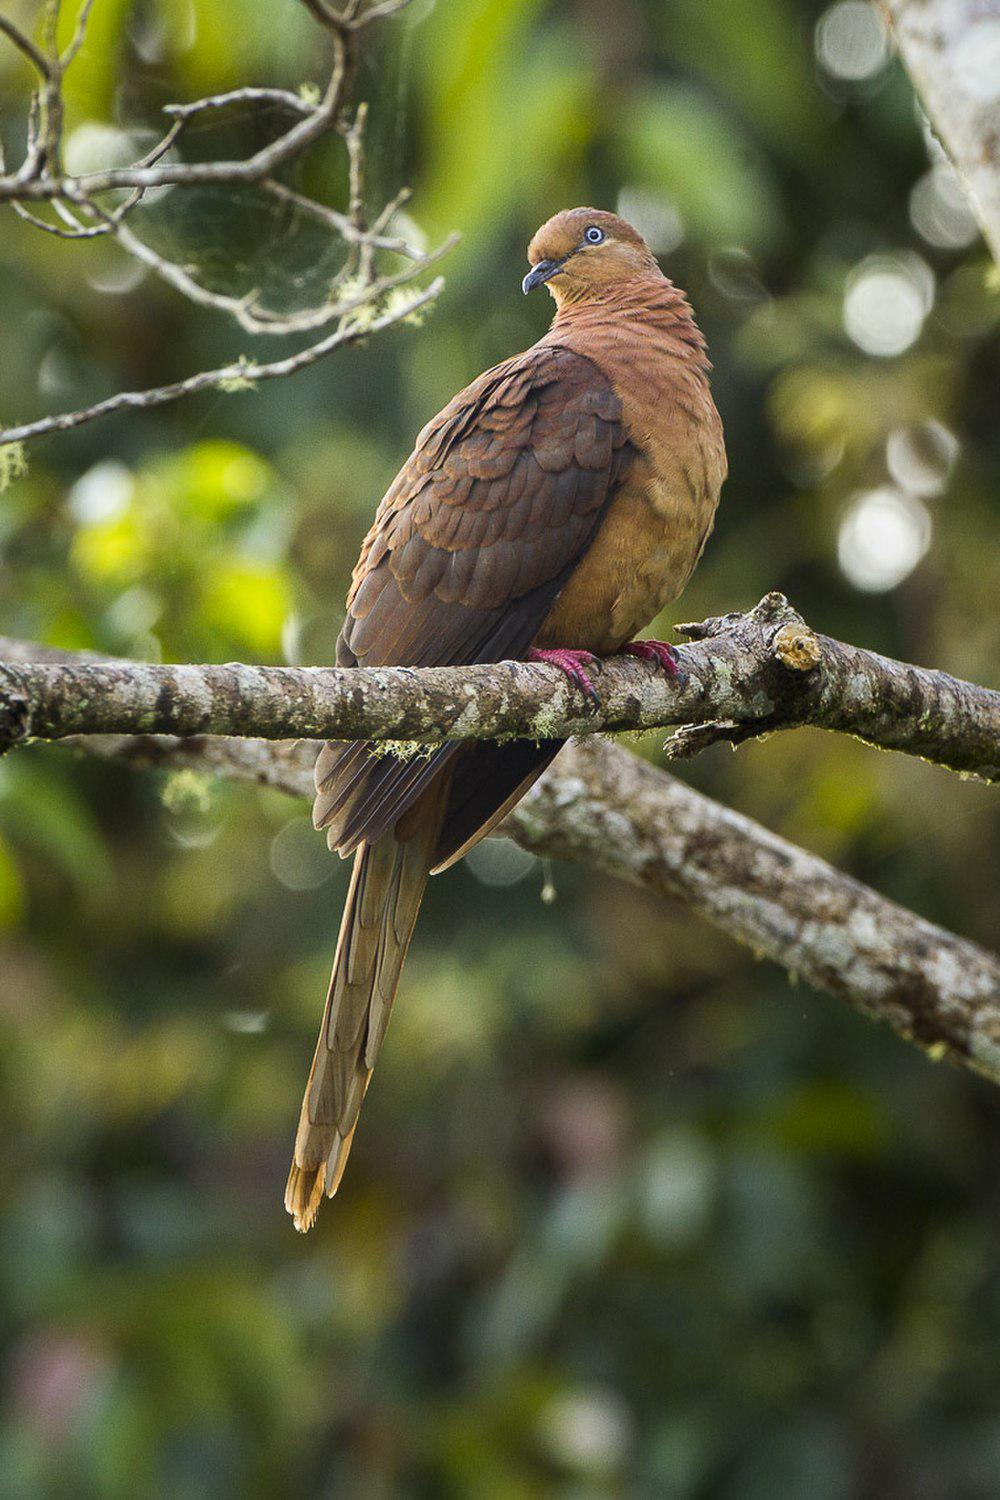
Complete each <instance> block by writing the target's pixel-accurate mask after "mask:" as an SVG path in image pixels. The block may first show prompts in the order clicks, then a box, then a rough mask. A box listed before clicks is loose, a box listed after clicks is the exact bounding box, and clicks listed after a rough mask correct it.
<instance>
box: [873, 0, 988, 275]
mask: <svg viewBox="0 0 1000 1500" xmlns="http://www.w3.org/2000/svg"><path fill="white" fill-rule="evenodd" d="M879 8H880V9H881V11H882V14H883V15H884V16H885V18H886V21H887V22H888V24H889V26H890V27H891V29H892V32H893V35H894V37H895V39H896V45H897V46H898V48H899V53H900V56H901V57H902V59H903V63H904V64H905V66H906V70H907V72H908V73H909V75H910V78H911V79H912V82H913V86H914V88H915V89H916V91H917V93H918V94H919V96H920V99H921V102H922V104H923V106H924V109H925V110H926V111H927V114H928V116H929V118H930V121H931V124H932V125H933V126H934V129H935V131H936V132H937V134H938V135H939V137H940V138H941V141H942V143H943V145H944V146H945V147H946V149H947V151H948V154H949V155H950V157H951V159H952V161H953V162H954V164H955V167H956V169H957V171H958V173H959V175H960V176H961V178H962V180H963V181H964V182H965V185H966V187H967V188H968V190H969V195H970V197H971V199H972V203H973V207H974V208H975V211H976V215H977V217H978V219H979V222H980V225H981V227H982V231H983V234H984V236H985V238H986V242H987V244H988V245H989V247H990V249H991V250H992V252H993V257H994V259H995V260H996V261H997V262H998V263H1000V87H998V82H997V80H998V79H1000V6H998V5H997V3H996V0H986V3H984V0H879Z"/></svg>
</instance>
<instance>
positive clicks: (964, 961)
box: [0, 639, 1000, 1083]
mask: <svg viewBox="0 0 1000 1500" xmlns="http://www.w3.org/2000/svg"><path fill="white" fill-rule="evenodd" d="M15 648H16V649H17V650H19V651H21V652H24V651H31V652H33V653H34V654H35V655H36V656H39V657H40V656H45V657H47V658H48V659H49V660H50V661H63V662H66V663H67V665H68V664H70V663H79V664H83V663H82V661H81V658H78V657H70V658H67V657H66V656H64V655H63V654H62V653H57V652H53V651H46V650H45V648H42V647H31V646H29V645H28V644H27V643H10V642H6V643H0V652H2V654H4V655H8V654H9V653H10V652H12V651H13V650H14V649H15ZM787 649H789V650H791V649H793V646H792V643H791V640H790V639H788V646H787ZM90 663H91V664H96V659H95V658H93V657H91V658H90ZM630 670H633V668H631V667H630ZM634 670H638V669H637V668H635V669H634ZM63 743H64V744H66V745H71V746H73V747H76V748H78V749H80V750H82V751H84V752H86V753H88V754H91V755H98V756H103V757H108V758H112V759H114V760H116V761H119V762H123V763H125V764H128V765H131V766H134V767H143V768H145V767H162V768H164V769H175V768H181V767H186V768H191V769H194V770H197V771H201V772H206V773H209V774H212V775H221V776H226V777H229V778H233V779H237V780H244V781H250V782H256V783H258V784H263V785H268V786H273V787H278V788H280V789H281V790H283V791H286V792H289V793H291V794H292V795H294V796H309V795H311V793H312V789H313V784H312V767H313V762H314V760H315V758H316V751H317V746H316V745H315V743H311V742H306V741H302V740H298V741H280V740H263V739H252V738H235V737H218V736H212V735H190V736H187V737H185V738H168V737H160V736H152V735H147V734H139V735H131V736H112V735H101V734H88V735H80V736H77V737H75V738H70V739H66V740H64V741H63ZM501 833H503V834H505V835H507V836H509V837H511V838H514V839H516V840H517V842H518V843H520V844H521V845H522V846H523V847H524V848H526V849H530V850H531V851H533V852H534V853H536V854H539V855H551V856H553V857H556V858H560V859H572V860H576V861H578V862H581V863H583V864H586V865H587V866H588V867H596V868H598V869H601V870H604V871H605V872H606V873H608V874H611V875H615V876H618V877H620V878H622V879H625V880H629V881H631V882H633V883H635V884H638V885H643V886H645V887H647V888H648V889H650V890H653V891H656V892H657V893H659V894H662V895H666V896H670V897H673V898H675V899H677V900H680V901H683V902H684V903H685V904H686V905H688V906H690V907H691V909H692V910H694V911H696V912H698V913H699V915H701V916H703V917H704V918H705V919H706V920H707V921H709V922H711V923H712V924H713V925H714V926H715V927H717V928H719V929H720V931H722V932H725V933H726V934H727V935H728V936H730V937H732V938H735V939H736V941H737V942H740V943H743V944H745V945H747V946H748V947H750V948H751V949H752V950H753V952H754V953H756V954H757V955H765V956H766V957H768V958H770V959H773V960H774V962H775V963H777V964H780V965H781V966H782V967H783V968H785V969H786V970H787V971H788V972H789V974H791V975H792V976H793V977H801V978H803V979H805V980H806V981H807V982H808V983H810V984H812V985H814V986H815V987H816V988H817V989H821V990H825V991H826V992H828V993H829V994H832V995H835V996H836V997H837V998H839V999H841V1000H844V1001H846V1002H847V1004H849V1005H851V1006H852V1007H853V1008H854V1009H855V1010H858V1011H860V1012H861V1013H862V1014H864V1015H867V1016H871V1017H874V1018H876V1019H878V1020H880V1021H883V1022H885V1023H886V1024H888V1025H889V1026H891V1027H892V1028H893V1030H894V1031H896V1032H897V1033H898V1034H899V1035H900V1036H902V1037H904V1038H906V1039H907V1040H908V1041H911V1042H914V1043H916V1044H917V1045H919V1046H920V1047H922V1048H923V1049H924V1051H925V1052H926V1053H927V1054H928V1055H929V1056H930V1057H931V1058H933V1059H935V1060H937V1059H940V1058H945V1057H947V1058H949V1059H951V1060H952V1061H954V1062H957V1063H961V1064H963V1065H964V1066H966V1067H969V1068H971V1069H973V1070H975V1071H976V1072H978V1073H981V1074H983V1075H984V1076H986V1077H987V1078H989V1079H990V1080H991V1081H992V1082H994V1083H1000V958H998V957H997V956H996V955H995V954H993V953H990V952H988V951H987V950H986V949H984V948H982V947H980V946H978V945H977V944H975V943H972V942H970V941H968V940H966V939H964V938H961V937H957V936H956V935H954V934H953V933H950V932H947V931H945V930H944V929H943V928H940V927H937V926H935V925H934V924H933V923H931V922H927V921H925V920H924V919H923V918H921V917H919V916H917V915H916V914H915V913H913V912H911V911H908V910H906V909H905V908H904V907H901V906H898V905H896V903H894V902H892V901H889V900H887V899H886V898H885V897H884V896H881V895H879V894H878V893H877V892H876V891H873V890H871V889H870V888H869V887H867V886H865V885H863V884H861V883H860V882H859V881H856V880H852V879H851V878H850V877H849V876H847V875H844V874H842V873H841V872H840V871H838V870H836V869H834V868H833V867H832V866H831V865H829V864H827V863H826V862H825V861H824V860H821V859H818V858H817V857H816V856H815V855H813V854H810V853H808V852H807V851H806V850H804V849H799V848H797V847H796V846H795V845H793V844H790V843H788V842H787V841H786V840H784V839H781V838H778V837H777V836H776V835H774V834H772V833H769V832H768V831H767V830H766V829H764V828H762V827H761V826H760V825H759V824H757V823H755V822H753V820H752V819H750V818H746V817H743V816H742V815H741V814H739V813H736V812H733V811H731V810H730V809H729V808H726V807H723V806H721V805H720V804H719V803H717V802H714V801H712V799H711V798H708V797H704V796H702V795H700V794H699V793H698V792H695V791H692V790H691V788H690V787H687V786H685V785H684V784H683V783H682V782H680V781H677V780H676V779H675V778H674V777H672V776H669V775H668V774H666V773H665V772H663V771H659V770H657V769H656V768H655V767H653V766H650V765H649V764H648V763H646V762H645V761H642V760H640V759H639V758H638V757H637V756H635V755H631V754H629V753H628V752H627V751H625V750H623V749H621V748H620V747H618V746H616V745H610V744H607V743H606V742H604V741H602V740H600V739H597V738H595V737H590V738H589V739H587V740H586V741H577V742H575V743H572V744H570V745H567V746H566V748H565V749H564V750H562V751H561V752H560V754H559V756H558V758H557V759H556V761H555V763H554V764H553V766H552V767H551V768H550V769H549V771H548V772H547V773H546V775H545V776H544V777H543V779H542V780H541V781H540V782H539V783H538V785H537V786H536V787H535V788H534V789H533V790H532V791H531V792H529V794H528V796H527V797H526V798H525V799H524V801H523V802H522V803H521V804H520V806H519V807H518V808H516V809H515V811H514V812H513V813H512V814H511V815H510V816H509V817H508V819H507V820H506V822H505V824H504V825H503V828H502V829H501Z"/></svg>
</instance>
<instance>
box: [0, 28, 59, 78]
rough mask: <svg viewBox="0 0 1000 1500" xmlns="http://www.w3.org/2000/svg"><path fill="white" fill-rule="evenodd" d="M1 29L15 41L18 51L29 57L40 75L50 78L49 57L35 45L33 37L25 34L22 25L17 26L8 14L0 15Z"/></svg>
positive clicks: (29, 60)
mask: <svg viewBox="0 0 1000 1500" xmlns="http://www.w3.org/2000/svg"><path fill="white" fill-rule="evenodd" d="M0 31H2V32H3V34H4V36H6V37H8V38H9V40H10V41H12V42H13V44H14V46H15V47H16V48H17V50H18V52H20V53H21V54H22V56H24V57H26V58H27V60H28V62H29V63H30V64H31V66H32V67H33V68H34V69H35V72H36V73H37V74H38V75H39V77H41V78H48V77H49V76H50V72H51V70H50V67H49V60H48V58H47V57H46V56H45V53H44V52H41V51H40V50H39V49H38V48H37V47H36V46H35V44H34V42H33V41H32V40H31V38H30V37H29V36H26V35H25V33H24V32H23V31H22V30H21V28H20V26H16V25H15V24H14V22H13V21H11V20H10V19H9V18H8V17H7V16H3V15H0Z"/></svg>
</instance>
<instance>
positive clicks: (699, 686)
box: [0, 594, 1000, 782]
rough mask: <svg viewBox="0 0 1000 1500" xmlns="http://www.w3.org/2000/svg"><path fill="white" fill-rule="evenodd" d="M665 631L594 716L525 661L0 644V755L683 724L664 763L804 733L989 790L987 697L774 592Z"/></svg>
mask: <svg viewBox="0 0 1000 1500" xmlns="http://www.w3.org/2000/svg"><path fill="white" fill-rule="evenodd" d="M679 628H680V629H681V631H682V632H683V633H684V634H686V635H688V636H689V637H692V638H693V639H692V643H691V644H690V645H687V646H683V647H681V648H680V649H679V651H678V662H679V666H678V671H677V674H676V676H670V675H668V674H667V673H665V672H663V671H662V670H661V669H658V668H654V667H651V666H649V665H648V664H647V663H644V662H639V661H636V660H634V659H632V658H629V657H613V658H609V659H607V660H605V661H603V662H602V663H600V664H599V666H597V667H595V669H594V680H595V683H596V685H597V689H598V692H599V695H600V700H601V701H600V704H599V706H596V707H595V706H594V705H593V704H591V703H590V702H589V701H588V699H587V698H586V696H585V695H584V694H583V693H582V692H581V691H580V689H579V688H577V687H576V686H574V685H573V684H572V683H571V682H570V681H569V680H568V679H567V678H566V677H565V675H564V674H563V673H561V672H560V671H559V670H558V669H557V668H554V667H550V666H545V665H541V664H535V663H530V662H501V663H499V664H498V665H495V666H474V667H430V668H422V669H419V670H418V669H415V668H409V667H379V668H366V669H363V670H362V669H337V668H318V667H312V668H310V667H300V668H296V667H251V666H241V665H238V664H229V665H227V666H162V665H155V666H154V665H150V664H147V663H143V662H128V661H84V660H82V659H73V660H70V661H59V662H51V661H50V662H41V661H34V662H33V661H30V660H26V657H28V656H29V655H30V653H31V652H32V650H33V649H34V648H32V647H30V646H24V645H19V644H18V643H16V642H10V641H7V642H4V641H2V640H0V658H4V659H5V664H3V665H0V746H7V747H9V746H11V745H13V744H16V743H17V741H18V740H22V739H26V738H29V737H31V738H36V739H60V738H62V737H64V736H66V735H74V734H179V735H189V734H230V735H252V736H254V737H256V738H266V739H272V738H273V739H286V738H289V737H290V736H301V737H304V738H309V739H351V740H354V739H371V740H391V741H408V742H413V747H414V748H416V747H417V746H419V745H426V744H437V743H440V742H441V741H442V740H446V739H497V738H500V739H502V738H506V737H511V736H517V737H520V738H525V739H537V740H546V739H563V738H567V737H569V736H571V735H579V734H593V733H595V732H598V731H619V730H628V729H632V730H645V729H655V728H658V727H661V726H664V725H671V724H684V725H686V726H688V727H686V728H685V729H683V730H682V731H681V732H680V733H678V734H676V735H674V736H673V737H672V738H671V739H670V740H668V742H667V745H666V747H665V748H666V750H667V754H668V755H669V756H672V757H675V756H679V755H690V754H693V753H694V752H695V751H697V750H700V749H702V748H704V746H705V745H707V744H710V743H713V742H714V741H716V740H719V739H726V740H729V741H731V742H732V743H738V742H739V741H741V740H746V739H750V738H753V737H754V736H756V735H761V734H769V733H772V732H773V731H774V730H777V729H787V728H792V727H795V726H797V725H805V724H811V725H816V726H818V727H820V728H824V729H832V730H839V731H841V732H842V733H845V734H853V735H856V736H857V737H858V738H860V739H863V740H865V741H867V742H868V743H869V744H872V745H878V746H880V747H882V748H883V749H892V750H903V751H906V752H907V753H908V754H911V755H919V756H921V757H923V758H924V759H925V760H930V761H934V762H936V763H937V764H939V765H942V766H946V767H948V768H949V769H951V770H953V771H959V772H962V773H964V774H969V775H975V776H978V777H980V778H982V779H983V780H986V781H993V782H996V781H1000V693H998V692H994V691H992V690H990V689H989V688H982V687H977V686H976V685H975V684H973V683H968V682H961V681H959V680H957V679H956V678H954V677H949V676H948V674H947V673H945V672H933V671H928V670H927V669H926V668H923V667H915V666H910V665H907V664H906V663H903V662H897V661H892V660H890V659H889V658H888V657H884V656H879V655H877V654H876V653H875V652H873V651H865V650H863V649H861V648H860V647H857V646H850V645H846V644H845V643H843V642H841V641H835V640H832V639H831V638H829V637H827V636H822V635H817V634H816V633H814V632H813V631H812V630H810V629H809V627H808V626H807V625H806V624H805V623H804V621H803V620H802V618H801V616H799V615H798V614H796V612H795V611H794V610H793V609H792V608H791V607H790V606H789V604H788V601H787V600H786V599H785V598H784V597H783V596H782V595H781V594H768V595H767V596H766V598H764V599H763V600H762V601H761V602H760V604H758V605H757V607H756V608H755V609H753V610H751V611H750V612H749V613H748V614H745V615H741V614H732V615H725V616H723V617H721V618H719V619H712V620H707V621H703V622H702V623H700V624H697V625H684V626H681V627H679ZM15 657H16V658H17V660H18V663H19V664H15V662H14V658H15ZM399 748H400V749H401V750H402V753H405V747H399Z"/></svg>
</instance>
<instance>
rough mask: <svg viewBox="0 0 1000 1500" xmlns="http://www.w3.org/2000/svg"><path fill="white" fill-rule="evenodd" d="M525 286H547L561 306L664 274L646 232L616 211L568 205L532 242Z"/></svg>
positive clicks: (539, 231)
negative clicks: (634, 226)
mask: <svg viewBox="0 0 1000 1500" xmlns="http://www.w3.org/2000/svg"><path fill="white" fill-rule="evenodd" d="M528 260H529V261H530V262H531V270H530V271H529V272H528V274H527V276H526V277H525V278H524V280H523V281H522V283H521V287H522V289H523V291H525V292H530V291H532V290H533V289H534V288H535V287H536V286H547V287H548V289H549V291H550V292H551V293H552V296H553V297H554V298H555V301H556V305H557V307H558V306H561V305H562V304H563V303H564V302H580V301H585V300H587V299H588V298H591V297H601V296H607V294H608V293H609V291H611V292H613V291H614V289H615V287H617V286H620V285H622V284H624V283H625V282H628V281H634V280H636V278H639V277H644V276H649V275H655V276H659V275H660V268H659V266H658V265H657V264H656V261H655V259H654V257H653V254H652V251H651V250H650V248H649V246H648V245H647V244H646V241H645V240H644V239H643V237H642V235H641V234H640V233H639V231H638V230H637V229H633V228H632V226H631V224H627V223H626V222H625V220H624V219H619V217H618V215H617V214H609V213H607V212H606V211H605V210H604V209H600V208H567V209H564V210H563V212H562V213H559V214H555V215H554V216H553V217H552V218H551V219H548V220H547V221H546V222H545V223H544V224H543V225H542V227H541V229H539V230H538V231H537V233H536V234H535V236H534V238H533V239H532V241H531V244H530V245H529V246H528Z"/></svg>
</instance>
